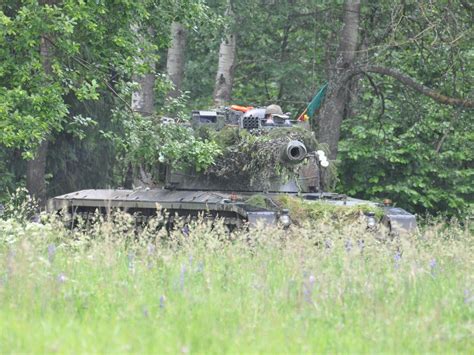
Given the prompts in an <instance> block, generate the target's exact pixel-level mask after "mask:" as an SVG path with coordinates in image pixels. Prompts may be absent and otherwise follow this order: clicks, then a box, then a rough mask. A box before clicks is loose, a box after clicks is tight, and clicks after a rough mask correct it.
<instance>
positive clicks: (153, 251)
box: [147, 244, 156, 256]
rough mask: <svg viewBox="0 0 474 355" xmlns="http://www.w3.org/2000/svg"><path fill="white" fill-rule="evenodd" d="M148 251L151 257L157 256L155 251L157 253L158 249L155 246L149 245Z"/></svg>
mask: <svg viewBox="0 0 474 355" xmlns="http://www.w3.org/2000/svg"><path fill="white" fill-rule="evenodd" d="M147 251H148V255H149V256H152V255H154V254H155V251H156V247H155V245H154V244H148V246H147Z"/></svg>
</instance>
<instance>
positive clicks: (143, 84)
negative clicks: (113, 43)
mask: <svg viewBox="0 0 474 355" xmlns="http://www.w3.org/2000/svg"><path fill="white" fill-rule="evenodd" d="M133 30H134V31H138V29H133ZM148 33H149V34H150V36H152V37H153V35H154V31H153V30H152V29H151V28H149V29H148ZM144 61H145V62H146V63H147V64H148V66H149V67H150V72H149V73H146V74H145V75H143V76H141V77H138V76H133V81H134V82H136V83H138V84H139V88H138V90H137V91H135V92H133V93H132V104H131V107H132V110H133V111H134V112H137V113H139V114H141V115H143V116H150V115H152V114H153V112H154V111H155V90H154V87H155V68H156V64H155V62H154V61H153V59H148V60H147V59H146V58H145V60H144Z"/></svg>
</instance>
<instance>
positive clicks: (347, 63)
mask: <svg viewBox="0 0 474 355" xmlns="http://www.w3.org/2000/svg"><path fill="white" fill-rule="evenodd" d="M359 20H360V0H346V2H345V4H344V16H343V28H342V31H341V35H340V39H339V48H338V51H337V57H336V62H335V68H334V70H333V71H332V73H333V74H332V75H331V77H330V78H329V86H328V92H327V94H326V100H325V103H324V105H323V107H322V108H321V113H320V118H319V141H320V142H322V143H327V144H328V145H329V149H330V154H329V158H330V159H336V156H337V147H338V142H339V137H340V133H341V124H342V120H343V118H344V115H345V113H346V108H347V103H348V99H349V82H345V83H342V85H341V83H340V81H341V80H343V78H344V77H345V75H344V74H345V72H347V71H348V70H349V68H350V67H351V65H352V63H353V62H354V59H355V56H356V49H357V42H358V39H359Z"/></svg>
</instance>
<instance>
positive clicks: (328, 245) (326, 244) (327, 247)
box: [324, 239, 332, 249]
mask: <svg viewBox="0 0 474 355" xmlns="http://www.w3.org/2000/svg"><path fill="white" fill-rule="evenodd" d="M324 246H325V247H326V249H331V247H332V243H331V241H330V240H329V239H326V240H325V241H324Z"/></svg>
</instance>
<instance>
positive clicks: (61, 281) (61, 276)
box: [56, 273, 67, 284]
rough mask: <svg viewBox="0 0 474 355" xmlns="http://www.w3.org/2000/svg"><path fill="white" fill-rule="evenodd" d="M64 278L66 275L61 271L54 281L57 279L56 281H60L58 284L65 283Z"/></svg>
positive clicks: (65, 278)
mask: <svg viewBox="0 0 474 355" xmlns="http://www.w3.org/2000/svg"><path fill="white" fill-rule="evenodd" d="M66 280H67V277H66V275H64V274H63V273H60V274H59V275H58V277H57V278H56V281H57V282H58V283H60V284H63V283H65V282H66Z"/></svg>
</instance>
